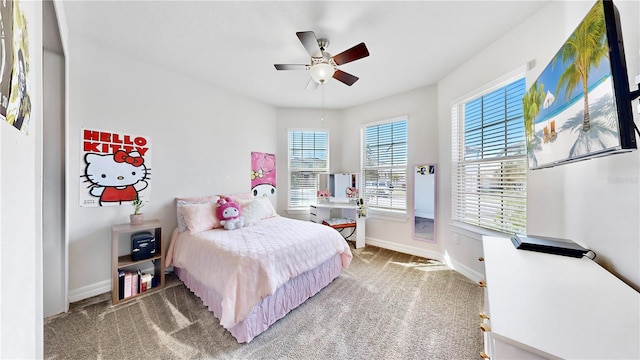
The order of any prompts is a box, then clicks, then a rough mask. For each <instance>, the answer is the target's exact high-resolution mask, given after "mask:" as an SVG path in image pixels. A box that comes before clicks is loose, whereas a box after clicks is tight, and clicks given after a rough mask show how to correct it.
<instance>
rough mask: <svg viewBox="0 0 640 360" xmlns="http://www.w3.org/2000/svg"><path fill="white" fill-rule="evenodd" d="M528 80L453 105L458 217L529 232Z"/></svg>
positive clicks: (454, 213)
mask: <svg viewBox="0 0 640 360" xmlns="http://www.w3.org/2000/svg"><path fill="white" fill-rule="evenodd" d="M525 91H526V89H525V79H524V78H520V79H518V80H515V81H513V82H511V83H509V84H508V85H506V86H502V87H500V88H498V89H495V90H491V91H489V92H486V93H483V94H480V95H479V96H478V97H475V98H473V99H471V100H468V101H466V102H463V103H460V104H457V105H455V106H454V107H452V110H451V119H452V121H451V123H452V137H453V139H452V151H451V153H452V156H453V158H452V172H453V174H452V176H451V179H452V194H451V195H452V196H451V200H452V204H451V206H452V217H453V220H457V221H460V222H463V223H467V224H470V225H475V226H480V227H483V228H487V229H492V230H496V231H500V232H505V233H516V232H519V233H526V208H527V203H526V200H527V197H526V184H527V177H526V175H527V174H526V170H527V159H526V145H525V134H524V118H523V111H522V97H523V96H524V94H525Z"/></svg>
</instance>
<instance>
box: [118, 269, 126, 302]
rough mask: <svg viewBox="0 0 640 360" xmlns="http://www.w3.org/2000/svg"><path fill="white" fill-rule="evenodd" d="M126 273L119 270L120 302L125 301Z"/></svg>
mask: <svg viewBox="0 0 640 360" xmlns="http://www.w3.org/2000/svg"><path fill="white" fill-rule="evenodd" d="M124 275H125V274H124V271H122V270H118V300H122V299H124Z"/></svg>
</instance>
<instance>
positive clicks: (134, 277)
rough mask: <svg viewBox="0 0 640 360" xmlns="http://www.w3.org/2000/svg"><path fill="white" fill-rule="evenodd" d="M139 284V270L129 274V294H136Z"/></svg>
mask: <svg viewBox="0 0 640 360" xmlns="http://www.w3.org/2000/svg"><path fill="white" fill-rule="evenodd" d="M139 284H140V270H138V272H134V273H132V274H131V296H133V295H138V290H139V288H138V286H139Z"/></svg>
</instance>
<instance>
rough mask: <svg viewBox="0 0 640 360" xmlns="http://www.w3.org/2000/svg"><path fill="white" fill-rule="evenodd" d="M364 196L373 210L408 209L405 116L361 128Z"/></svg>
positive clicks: (401, 210) (362, 192) (398, 210)
mask: <svg viewBox="0 0 640 360" xmlns="http://www.w3.org/2000/svg"><path fill="white" fill-rule="evenodd" d="M362 174H364V176H363V191H361V192H360V193H361V196H362V197H363V199H364V201H365V203H366V204H367V206H368V207H369V208H370V209H372V210H374V211H375V210H382V211H389V212H398V213H404V214H406V212H407V119H406V117H403V118H396V119H391V120H387V121H384V122H382V123H378V124H376V125H369V126H364V127H363V129H362Z"/></svg>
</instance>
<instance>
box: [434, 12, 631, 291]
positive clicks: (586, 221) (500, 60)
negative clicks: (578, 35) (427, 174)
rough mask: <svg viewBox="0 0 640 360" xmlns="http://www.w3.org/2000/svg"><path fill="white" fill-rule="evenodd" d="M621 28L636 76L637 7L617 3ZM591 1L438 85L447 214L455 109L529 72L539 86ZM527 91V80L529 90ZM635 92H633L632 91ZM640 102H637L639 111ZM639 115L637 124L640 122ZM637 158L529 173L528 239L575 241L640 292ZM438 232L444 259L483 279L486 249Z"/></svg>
mask: <svg viewBox="0 0 640 360" xmlns="http://www.w3.org/2000/svg"><path fill="white" fill-rule="evenodd" d="M615 3H616V5H617V6H618V9H619V10H620V14H621V21H622V24H623V36H624V41H625V46H626V58H627V65H628V71H629V74H630V76H631V78H633V76H634V75H635V74H637V73H638V71H639V67H638V65H639V57H638V49H640V46H639V40H638V34H639V32H640V31H639V29H638V21H637V20H638V13H639V11H638V6H639V4H638V2H635V1H616V2H615ZM592 5H593V2H590V1H588V2H552V3H551V4H550V5H548V6H547V7H545V8H544V9H542V10H541V11H540V12H539V13H537V14H536V15H535V16H533V17H531V18H529V19H528V20H527V21H525V22H524V23H522V24H521V25H520V26H518V27H517V28H515V29H513V30H512V31H511V32H509V33H507V34H506V35H505V36H504V37H502V38H500V39H498V40H497V41H496V42H495V43H494V44H492V45H491V46H489V47H488V48H486V49H485V50H484V51H483V52H481V53H479V54H477V55H476V56H474V57H473V58H471V59H470V60H469V61H468V62H466V63H465V64H464V65H463V66H461V67H460V68H458V69H457V70H456V71H454V72H452V73H451V74H449V75H448V76H447V77H446V78H445V79H443V80H442V81H441V82H440V83H439V84H438V92H439V101H438V107H439V122H440V139H446V140H445V141H442V142H441V143H440V159H441V160H440V162H441V163H442V164H443V166H441V167H440V175H441V176H442V177H441V179H443V181H441V182H440V184H441V187H440V189H441V190H442V191H444V194H443V195H444V196H443V197H442V198H445V199H447V200H445V201H441V202H440V203H439V204H440V205H441V206H442V208H441V210H443V212H442V214H443V215H445V217H447V218H450V216H451V206H450V203H449V200H448V199H450V197H451V188H450V183H451V176H450V173H451V164H450V161H448V159H450V158H451V147H450V140H448V139H450V138H451V131H450V130H451V129H450V125H449V124H450V122H451V119H450V116H451V115H450V105H451V102H452V101H453V100H454V99H456V98H458V97H460V96H462V95H464V94H468V93H469V92H471V91H473V90H474V89H477V88H479V87H481V86H483V85H484V84H487V83H490V82H492V81H493V80H495V79H497V78H499V77H501V76H503V75H505V74H507V73H509V72H510V71H512V70H514V69H516V68H518V67H522V66H525V65H526V64H527V62H529V61H530V60H535V61H536V63H537V65H536V66H535V67H534V68H533V69H532V70H531V71H530V72H529V73H528V74H527V79H529V80H530V79H534V78H535V77H537V75H538V74H539V73H540V72H541V71H542V70H543V69H544V67H545V66H546V65H547V63H549V61H550V60H551V58H552V56H553V55H554V54H555V53H556V51H557V50H558V49H559V48H560V46H561V44H562V43H563V42H564V41H565V40H566V39H567V38H568V36H569V35H570V33H571V32H572V31H573V30H574V29H575V27H576V26H577V25H578V23H579V22H580V20H581V19H582V18H583V16H584V15H585V14H586V13H587V11H588V10H589V9H590V8H591V6H592ZM528 85H530V81H529V83H528ZM636 88H637V86H635V85H633V86H632V89H636ZM636 104H637V101H636V102H634V109H635V106H636ZM637 118H638V116H637V114H636V121H637ZM639 175H640V152H638V151H636V152H633V153H630V154H623V155H615V156H610V157H605V158H599V159H594V160H589V161H585V162H581V163H575V164H569V165H565V166H559V167H556V168H552V169H543V170H536V171H529V173H528V178H527V186H528V189H527V202H528V206H527V232H528V233H531V234H538V235H546V236H553V237H561V238H567V239H572V240H574V241H576V242H578V243H580V244H582V245H584V246H586V247H588V248H591V249H593V250H594V251H595V252H596V253H597V254H598V257H597V259H596V261H598V262H599V263H601V264H602V265H604V266H605V267H606V268H608V269H609V270H611V271H612V272H613V273H614V274H616V275H618V276H619V277H620V278H622V279H623V280H625V281H626V282H627V283H629V284H630V285H631V286H634V287H635V288H636V289H638V288H640V268H639V266H640V265H639V264H640V237H639V234H640V231H639V230H640V229H639V225H638V219H639V218H640V210H639V205H638V204H639V203H640V201H639V199H640V193H639V188H640V187H639V186H638V183H639V180H638V179H639V178H640V176H639ZM441 229H443V231H442V232H439V235H443V236H441V237H440V241H442V242H443V246H444V247H445V249H446V252H447V254H446V256H447V257H449V258H450V259H451V260H452V263H454V264H458V265H460V266H461V267H463V268H464V269H465V270H466V271H467V272H469V273H470V274H474V273H475V275H476V276H480V274H482V272H483V268H482V264H481V263H479V262H478V261H476V259H477V258H478V257H479V256H481V255H482V244H481V241H480V237H479V235H478V234H477V233H475V232H472V231H468V230H459V229H456V228H453V227H451V226H447V227H446V228H441Z"/></svg>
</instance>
